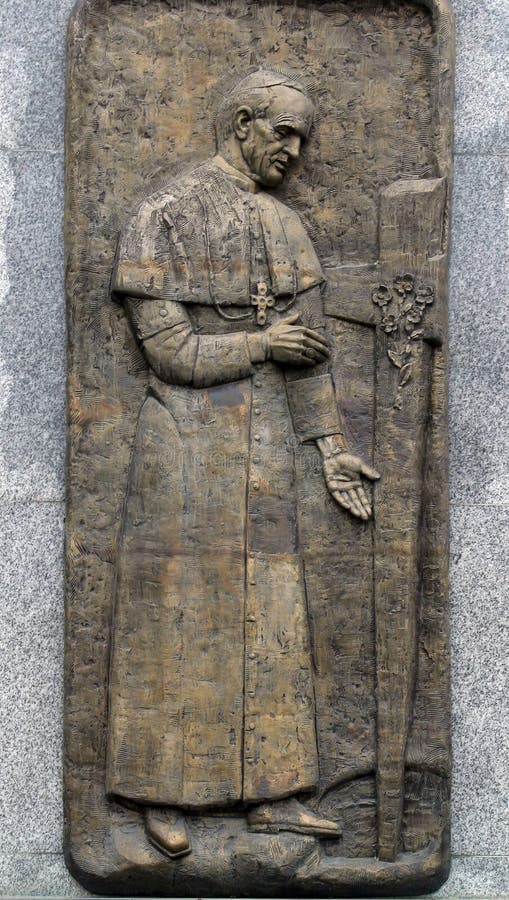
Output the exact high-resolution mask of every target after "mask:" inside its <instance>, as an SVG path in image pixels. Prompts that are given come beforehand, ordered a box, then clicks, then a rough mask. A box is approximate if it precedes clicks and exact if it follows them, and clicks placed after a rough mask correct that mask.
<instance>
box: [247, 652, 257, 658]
mask: <svg viewBox="0 0 509 900" xmlns="http://www.w3.org/2000/svg"><path fill="white" fill-rule="evenodd" d="M256 656H257V654H256V653H250V654H249V659H256Z"/></svg>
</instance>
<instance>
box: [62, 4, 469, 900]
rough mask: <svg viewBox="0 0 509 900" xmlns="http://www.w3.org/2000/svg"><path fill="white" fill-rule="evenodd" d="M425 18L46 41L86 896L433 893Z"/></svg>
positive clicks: (73, 803)
mask: <svg viewBox="0 0 509 900" xmlns="http://www.w3.org/2000/svg"><path fill="white" fill-rule="evenodd" d="M452 77H453V37H452V15H451V12H450V9H449V5H448V0H421V2H417V0H397V2H396V0H345V2H315V0H302V2H300V0H299V2H297V3H287V2H278V3H274V2H265V0H258V2H249V0H217V2H197V0H186V2H184V0H175V2H174V0H168V2H164V0H143V2H142V0H139V2H135V0H82V2H80V3H79V4H78V6H77V8H76V10H75V13H74V15H73V18H72V20H71V23H70V29H69V46H68V112H67V131H66V139H67V153H66V173H67V204H66V245H67V253H66V267H67V268H66V276H67V301H68V349H69V383H68V385H69V393H68V396H69V425H68V439H69V450H68V508H67V540H66V585H67V634H66V720H65V821H66V838H65V840H66V854H67V861H68V865H69V867H70V869H71V871H72V873H73V874H74V875H75V876H76V877H77V878H78V879H79V881H80V882H81V883H82V884H83V885H84V886H85V887H87V888H88V889H90V890H92V891H96V892H98V893H103V894H112V895H116V896H121V895H130V896H132V895H135V894H138V895H149V896H174V897H183V896H203V895H208V896H228V895H237V896H268V897H270V896H292V897H297V896H303V897H341V896H344V897H346V896H348V897H353V896H370V895H375V896H388V895H390V896H396V895H409V894H419V893H421V894H422V893H425V892H427V891H432V890H434V889H436V888H437V887H438V886H439V885H440V884H441V883H442V882H443V881H444V880H445V878H446V877H447V873H448V866H449V785H450V724H449V699H448V667H449V642H448V611H447V564H448V559H447V537H448V532H447V458H446V448H447V423H446V397H447V265H448V247H449V213H450V194H451V154H452V134H451V121H452Z"/></svg>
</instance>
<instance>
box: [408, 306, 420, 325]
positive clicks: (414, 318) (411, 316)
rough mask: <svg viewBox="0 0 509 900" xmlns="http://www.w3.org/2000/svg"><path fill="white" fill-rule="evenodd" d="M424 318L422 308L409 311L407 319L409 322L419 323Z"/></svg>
mask: <svg viewBox="0 0 509 900" xmlns="http://www.w3.org/2000/svg"><path fill="white" fill-rule="evenodd" d="M421 319H422V310H421V309H412V310H410V312H409V313H407V317H406V320H407V322H413V323H414V324H415V325H417V323H418V322H420V321H421Z"/></svg>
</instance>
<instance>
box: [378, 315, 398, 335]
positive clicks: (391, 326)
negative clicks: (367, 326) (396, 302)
mask: <svg viewBox="0 0 509 900" xmlns="http://www.w3.org/2000/svg"><path fill="white" fill-rule="evenodd" d="M382 328H383V330H384V331H385V333H386V334H392V332H393V331H397V330H398V319H397V317H396V316H393V315H392V313H387V315H385V316H384V317H383V319H382Z"/></svg>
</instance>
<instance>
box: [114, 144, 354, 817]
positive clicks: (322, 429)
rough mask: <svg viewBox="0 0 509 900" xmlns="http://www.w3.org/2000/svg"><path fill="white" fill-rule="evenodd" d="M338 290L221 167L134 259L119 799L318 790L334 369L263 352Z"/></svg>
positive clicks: (306, 247)
mask: <svg viewBox="0 0 509 900" xmlns="http://www.w3.org/2000/svg"><path fill="white" fill-rule="evenodd" d="M323 284H324V278H323V274H322V271H321V268H320V264H319V262H318V259H317V257H316V254H315V252H314V249H313V247H312V245H311V242H310V240H309V238H308V236H307V234H306V232H305V230H304V228H303V225H302V223H301V221H300V219H299V217H298V216H297V214H296V213H294V212H293V211H291V210H290V209H289V208H288V207H286V206H284V205H283V204H281V203H280V202H278V201H277V200H276V199H274V198H273V197H271V196H270V195H269V194H267V193H265V192H264V191H262V190H259V188H258V185H257V184H256V183H255V182H253V181H252V180H251V179H249V178H248V177H246V176H243V175H241V174H240V173H238V172H236V171H235V170H233V169H231V168H230V167H229V166H228V165H227V164H226V163H225V162H224V161H223V160H221V159H220V158H217V157H216V158H215V159H214V160H211V161H209V162H207V163H205V164H204V165H202V166H200V167H199V168H198V169H196V170H195V171H194V172H192V173H191V174H189V175H187V176H186V177H184V178H182V179H180V180H177V181H175V182H173V183H171V184H170V185H169V186H168V187H167V188H165V190H164V191H160V192H159V193H158V194H155V195H154V196H152V197H150V198H149V199H148V200H146V201H145V202H144V203H143V204H142V206H141V208H140V209H139V211H138V213H137V214H136V216H135V217H134V218H133V219H132V220H131V221H130V223H129V224H128V226H127V228H126V229H125V231H124V233H123V235H122V237H121V239H120V242H119V249H118V253H117V258H116V263H115V270H114V275H113V291H114V294H115V296H116V297H117V298H118V299H120V300H122V302H124V305H125V308H126V312H127V315H128V317H129V320H130V323H131V326H132V328H133V330H134V333H135V335H136V338H137V340H138V341H139V343H140V345H141V347H142V349H143V350H144V352H145V355H146V356H147V358H148V361H149V364H150V367H151V371H150V388H149V392H148V395H147V398H146V400H145V402H144V405H143V408H142V410H141V413H140V417H139V422H138V427H137V434H136V441H135V446H134V448H133V453H132V459H131V465H130V469H129V477H128V485H127V494H126V501H125V505H124V513H123V522H122V528H121V540H120V547H119V556H118V563H117V565H118V570H117V579H116V596H115V611H114V620H113V630H112V650H111V669H110V683H109V721H108V752H107V791H108V793H109V794H110V795H113V796H117V797H123V798H128V799H129V800H134V801H137V802H139V803H146V804H169V805H173V806H178V807H182V808H188V809H204V808H206V807H211V806H225V805H229V804H232V803H237V802H257V801H263V800H270V799H276V798H282V797H286V796H289V795H291V794H295V793H300V792H303V791H312V790H313V789H314V788H315V787H316V785H317V781H318V755H317V744H316V726H315V704H314V691H313V668H312V656H311V648H310V634H309V627H308V614H307V602H306V585H305V577H304V571H303V564H302V558H301V552H300V548H299V527H298V510H297V498H296V474H295V465H296V456H297V457H298V454H299V444H300V443H301V442H309V441H313V440H315V439H316V438H318V437H321V436H324V435H328V434H335V433H337V432H339V431H340V430H341V428H340V420H339V415H338V409H337V402H336V397H335V391H334V386H333V381H332V378H331V375H330V374H329V373H328V371H327V367H326V366H325V367H324V366H322V367H320V368H316V367H315V368H308V369H302V368H301V369H296V368H293V369H292V367H288V368H287V370H286V371H285V367H283V366H281V365H279V364H277V363H275V362H273V361H267V362H257V361H256V354H254V358H253V353H252V352H251V355H250V350H249V347H248V341H247V336H248V334H253V333H258V334H262V333H263V331H264V330H265V329H266V328H268V327H269V326H270V325H271V324H273V323H274V322H276V321H277V320H278V318H280V317H283V316H287V315H289V314H290V313H291V312H296V311H298V312H300V313H301V317H302V322H303V323H304V324H307V325H308V326H309V327H312V328H314V329H323V326H324V321H323V310H322V289H323ZM267 299H268V303H269V304H271V305H267ZM264 307H265V309H264Z"/></svg>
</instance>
